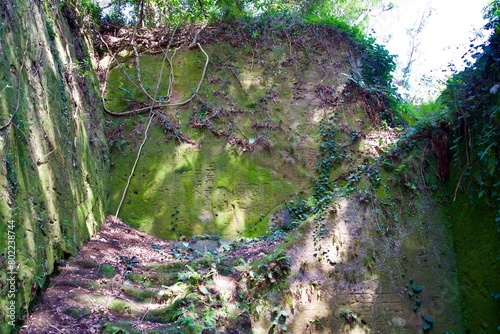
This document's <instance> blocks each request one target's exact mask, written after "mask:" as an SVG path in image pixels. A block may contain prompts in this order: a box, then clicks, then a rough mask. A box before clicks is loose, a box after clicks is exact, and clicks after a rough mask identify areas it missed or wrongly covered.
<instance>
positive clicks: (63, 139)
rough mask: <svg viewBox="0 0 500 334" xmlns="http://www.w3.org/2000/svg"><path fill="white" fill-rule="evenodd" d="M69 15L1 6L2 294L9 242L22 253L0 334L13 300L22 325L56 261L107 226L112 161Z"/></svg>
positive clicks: (85, 56) (30, 4)
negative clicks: (105, 214)
mask: <svg viewBox="0 0 500 334" xmlns="http://www.w3.org/2000/svg"><path fill="white" fill-rule="evenodd" d="M63 13H66V14H63ZM69 13H70V12H69V11H68V10H67V8H64V7H63V8H62V9H60V6H56V7H53V6H52V5H50V4H49V3H48V2H43V4H42V2H38V1H27V0H26V1H20V0H11V1H3V2H2V5H1V7H0V20H1V28H0V59H1V61H0V63H1V66H0V91H1V93H0V119H1V123H2V124H1V125H2V129H1V132H0V143H1V145H0V155H1V156H0V162H1V163H0V184H1V188H0V196H1V197H2V201H1V202H0V219H1V220H2V224H1V227H0V236H1V239H0V249H1V252H2V260H1V262H0V266H1V268H2V270H1V271H0V272H1V274H0V286H2V287H6V280H7V279H9V278H11V275H10V273H8V271H7V269H8V261H7V260H8V254H7V252H6V250H7V247H8V246H13V245H14V243H10V244H8V240H11V239H8V235H10V234H9V233H11V234H12V235H15V239H14V240H15V252H16V255H15V260H16V265H15V272H16V274H15V279H16V284H15V286H16V292H15V296H14V297H13V298H10V297H9V296H8V295H7V294H5V295H4V294H2V297H1V299H0V308H1V309H2V313H1V315H2V316H1V321H0V323H1V324H2V325H1V328H0V332H2V333H8V332H9V330H10V329H12V327H11V326H9V325H8V324H7V321H6V320H7V318H6V316H7V313H4V312H3V310H6V309H7V308H6V305H7V304H8V303H10V302H11V301H12V300H15V304H16V308H15V313H16V319H21V318H22V317H23V316H25V315H26V312H27V309H28V306H29V305H30V303H31V302H32V300H33V299H34V298H35V296H36V295H37V293H38V291H39V290H40V288H41V287H42V286H43V285H44V284H45V282H46V278H47V276H48V275H50V274H51V273H52V272H53V271H54V266H55V262H56V261H58V260H59V259H61V258H64V257H67V256H68V255H69V254H73V253H75V252H76V250H77V249H78V248H79V247H81V246H82V245H83V243H84V242H85V241H86V240H88V239H89V237H90V236H91V235H93V234H94V233H95V232H96V230H97V229H98V227H99V226H100V224H101V222H102V221H103V218H104V208H105V206H106V205H105V203H106V198H107V193H106V191H107V186H106V184H107V175H108V161H107V160H106V159H107V158H106V157H107V155H108V153H107V144H106V141H105V137H104V135H103V134H104V132H103V127H102V124H103V122H102V117H101V115H102V112H101V108H100V106H99V104H98V101H99V100H98V99H97V96H98V94H97V87H98V84H97V80H96V76H95V75H94V69H93V67H92V51H91V50H90V49H89V44H88V40H86V38H85V34H84V30H83V29H80V28H79V24H78V22H76V21H75V19H74V17H71V16H68V14H69ZM7 221H12V224H11V225H7V224H6V223H5V224H4V223H3V222H7ZM2 289H3V288H2ZM3 291H4V290H2V292H3ZM8 320H9V321H10V320H11V319H10V318H9V319H8Z"/></svg>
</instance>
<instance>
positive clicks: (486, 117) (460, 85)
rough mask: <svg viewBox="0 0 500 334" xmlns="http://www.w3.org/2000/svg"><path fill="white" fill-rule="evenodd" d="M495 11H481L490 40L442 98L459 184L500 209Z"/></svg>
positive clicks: (476, 49)
mask: <svg viewBox="0 0 500 334" xmlns="http://www.w3.org/2000/svg"><path fill="white" fill-rule="evenodd" d="M499 8H500V1H498V0H496V1H493V2H492V4H491V5H490V6H489V7H488V9H487V11H486V15H485V17H486V18H488V19H489V20H490V21H489V23H488V24H487V25H486V28H488V29H492V30H494V31H493V33H492V35H491V37H490V38H489V41H488V42H486V43H483V44H480V45H475V46H474V45H471V49H470V56H471V57H472V58H475V59H476V62H475V64H473V65H472V64H471V66H469V67H468V68H467V69H465V70H464V71H463V72H461V73H459V74H456V75H454V76H453V77H452V78H451V79H450V80H449V81H448V84H447V88H446V90H445V91H444V92H443V94H442V96H441V99H442V101H443V104H445V105H446V106H447V108H448V110H449V112H450V113H449V117H450V119H451V122H452V125H453V137H452V138H451V139H452V147H451V150H452V152H453V159H454V164H455V165H457V166H463V167H462V168H464V171H463V176H462V180H461V181H459V182H461V184H460V186H461V187H462V188H463V189H464V190H465V191H467V193H468V195H469V197H470V199H471V201H472V202H473V203H474V202H476V201H477V200H479V199H480V198H482V199H483V200H485V201H486V202H488V203H489V205H490V206H491V207H492V208H498V207H500V178H499V174H498V173H497V172H496V171H498V169H499V167H500V94H499V89H500V85H498V82H500V29H499V27H500V25H499V22H500V18H499V17H500V16H499V15H500V10H499ZM480 50H482V52H481V51H480ZM497 221H499V222H500V211H499V212H498V216H497ZM498 230H499V231H500V224H499V225H498Z"/></svg>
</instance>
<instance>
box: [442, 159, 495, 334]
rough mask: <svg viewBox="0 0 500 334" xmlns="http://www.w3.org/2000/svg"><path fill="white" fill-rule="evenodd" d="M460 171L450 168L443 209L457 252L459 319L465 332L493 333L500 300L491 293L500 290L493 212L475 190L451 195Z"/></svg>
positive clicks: (453, 192) (486, 201) (454, 189)
mask: <svg viewBox="0 0 500 334" xmlns="http://www.w3.org/2000/svg"><path fill="white" fill-rule="evenodd" d="M461 172H462V170H459V169H458V168H457V169H455V170H454V171H453V172H452V179H451V180H450V181H449V185H448V186H449V189H448V193H449V194H450V196H449V199H450V202H449V206H448V210H447V211H446V213H447V214H448V217H449V218H448V219H449V222H448V223H449V228H450V230H451V231H452V233H453V237H454V248H455V250H456V253H457V257H456V258H457V273H458V282H459V286H460V296H461V306H462V314H463V319H464V320H463V322H464V326H465V329H466V331H467V332H470V333H476V332H477V333H493V332H495V331H497V330H498V326H499V325H500V321H499V318H498V314H500V301H499V300H498V297H495V295H498V292H499V290H500V276H499V274H498V273H499V266H500V263H499V260H500V258H499V257H498V247H499V245H500V235H499V233H498V232H497V231H496V230H497V227H498V226H497V225H496V224H495V213H496V212H495V208H493V207H492V206H491V205H490V203H489V200H488V199H484V198H477V197H476V198H475V194H476V192H475V191H472V190H470V189H469V190H468V191H465V192H463V191H457V192H456V195H455V191H456V187H457V182H459V181H458V180H459V178H460V175H459V173H461ZM452 194H453V195H452ZM455 196H456V200H452V199H453V198H455ZM474 198H475V199H474ZM471 199H473V200H471Z"/></svg>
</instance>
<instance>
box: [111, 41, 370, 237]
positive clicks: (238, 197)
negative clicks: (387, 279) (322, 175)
mask: <svg viewBox="0 0 500 334" xmlns="http://www.w3.org/2000/svg"><path fill="white" fill-rule="evenodd" d="M202 38H203V37H200V39H202ZM278 40H281V39H278ZM318 40H319V39H318ZM281 41H282V40H281ZM273 43H274V42H273ZM291 43H292V46H290V44H289V43H278V44H276V43H274V44H273V45H269V44H268V43H266V42H264V41H261V40H257V43H256V45H257V46H252V44H251V43H250V42H248V43H245V44H243V45H237V46H232V45H231V44H229V43H220V42H213V41H212V42H207V43H203V48H204V50H205V51H206V52H207V54H208V56H209V62H208V66H207V69H206V76H205V77H204V78H203V82H202V85H201V89H200V91H199V94H198V95H197V96H196V97H195V99H193V100H192V101H191V102H189V103H188V104H185V105H182V106H175V107H167V108H162V109H161V110H160V109H157V110H156V111H155V112H156V114H155V116H154V118H153V122H152V125H151V127H150V128H149V132H148V139H147V141H146V143H145V145H144V147H143V149H142V153H141V157H140V159H139V160H138V164H137V167H136V170H135V173H134V176H133V177H132V178H131V182H130V187H129V189H128V191H127V193H126V194H125V197H124V200H123V205H122V207H121V209H120V213H119V216H120V217H121V218H122V219H123V220H124V221H126V222H127V223H128V224H130V225H132V226H134V227H137V228H139V229H141V230H143V231H145V232H148V233H151V234H153V235H156V236H159V237H162V238H168V239H172V238H174V239H175V238H179V237H182V236H191V235H199V234H220V235H222V236H224V237H235V236H257V235H261V234H264V233H266V232H268V229H269V224H273V223H274V222H273V221H271V220H272V219H271V218H272V217H273V215H272V214H273V213H274V212H276V211H279V210H282V209H284V208H285V203H286V202H287V201H289V200H290V199H292V198H293V197H296V196H297V195H301V196H303V197H308V196H310V195H311V193H312V192H313V189H312V184H313V182H311V181H313V179H314V177H315V175H316V174H315V171H316V163H317V160H318V154H319V143H318V138H319V123H320V121H321V120H322V119H323V118H324V117H325V115H326V109H327V104H328V103H330V104H331V102H332V100H333V99H334V96H336V95H338V94H339V92H341V91H342V90H343V87H344V84H345V83H346V82H347V77H346V76H345V75H342V73H348V72H349V62H348V59H347V57H348V55H349V53H348V51H347V47H348V44H347V42H346V41H343V40H342V39H340V38H339V39H336V38H332V40H331V41H328V42H325V43H324V44H325V45H318V44H319V43H318V44H315V43H311V45H309V46H307V47H304V46H301V47H300V48H299V46H296V45H295V40H292V41H291ZM303 47H304V48H306V50H303V49H302V48H303ZM122 54H125V52H123V53H122ZM172 54H173V52H172V51H170V53H169V57H170V56H172ZM163 58H164V55H163V54H157V55H141V56H140V58H139V63H140V65H139V66H138V67H139V68H140V72H141V78H142V82H143V84H144V86H145V88H146V90H147V91H148V94H150V95H154V91H155V87H156V84H157V82H158V79H159V73H160V69H161V68H162V66H163V67H164V70H163V76H162V78H161V81H160V85H159V90H158V93H157V96H159V97H162V98H165V97H166V95H168V94H167V93H168V91H167V87H168V86H169V79H168V73H169V66H168V63H167V62H165V63H164V64H163V65H162V62H163V61H162V60H163ZM205 62H206V56H205V55H204V54H203V53H202V51H201V50H200V49H197V48H195V49H188V48H187V47H184V48H181V49H178V50H177V52H176V55H175V57H174V58H173V59H172V63H173V69H174V82H173V89H172V100H171V102H173V103H176V102H180V101H183V100H185V99H188V98H189V97H190V96H191V94H192V93H193V92H194V91H195V89H196V87H197V85H198V82H199V80H200V78H201V77H202V72H203V68H204V64H205ZM136 63H137V61H136V58H135V57H133V56H132V57H130V58H126V57H125V58H124V59H122V62H121V64H120V65H119V66H116V64H115V66H114V67H113V68H112V70H111V71H110V75H109V80H108V82H107V90H106V102H107V106H108V108H109V109H111V110H113V111H115V112H123V111H126V110H129V109H131V108H134V107H135V106H141V103H144V102H146V101H147V98H146V96H147V94H145V93H144V92H143V91H142V90H141V89H140V88H139V87H138V84H137V83H138V75H137V69H136ZM125 74H126V75H125ZM127 76H128V77H129V78H131V79H132V80H131V81H130V80H128V79H127ZM322 89H327V90H328V91H327V92H325V93H324V95H322ZM330 107H331V106H330ZM330 107H328V108H330ZM350 112H353V113H354V114H355V115H354V116H356V117H357V116H359V115H358V113H359V112H357V111H355V110H354V111H353V110H351V109H349V110H346V113H350ZM360 113H361V116H362V117H363V119H364V114H363V111H362V110H361V111H360ZM349 119H350V118H349ZM148 121H149V118H148V114H147V113H146V115H143V116H140V115H136V116H131V117H125V118H123V117H122V118H120V117H113V116H110V117H109V118H108V128H107V134H108V139H109V142H110V146H111V148H112V151H111V152H112V153H111V157H112V166H113V167H112V169H111V197H110V199H111V210H112V211H113V212H114V211H115V210H116V208H117V207H118V204H119V203H120V201H121V199H122V196H123V192H124V189H125V185H126V183H127V180H128V178H129V175H130V173H131V169H132V166H133V164H134V162H135V160H136V157H137V151H138V148H139V146H140V144H141V143H142V140H143V138H144V133H145V130H146V127H147V124H148ZM352 122H355V121H354V120H352ZM363 122H365V120H363ZM365 125H366V126H368V123H365ZM339 172H340V171H339ZM276 223H278V222H276Z"/></svg>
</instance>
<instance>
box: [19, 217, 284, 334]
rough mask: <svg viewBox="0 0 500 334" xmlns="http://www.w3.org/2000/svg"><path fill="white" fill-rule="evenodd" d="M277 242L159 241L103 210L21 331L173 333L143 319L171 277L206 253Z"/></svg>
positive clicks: (246, 254)
mask: <svg viewBox="0 0 500 334" xmlns="http://www.w3.org/2000/svg"><path fill="white" fill-rule="evenodd" d="M281 241H282V240H279V239H273V240H267V241H253V242H249V243H247V242H245V243H238V242H234V243H233V242H230V241H221V240H215V238H213V237H212V238H210V237H209V236H206V237H205V238H203V237H201V238H200V237H198V238H193V239H189V240H184V241H166V240H161V239H158V238H155V237H152V236H149V235H147V234H145V233H142V232H140V231H137V230H135V229H133V228H131V227H129V226H127V225H126V224H124V223H123V222H122V221H121V220H119V219H118V218H117V217H115V216H108V218H107V219H106V221H105V223H104V225H103V227H102V229H101V230H100V232H99V233H98V234H97V235H96V236H95V237H93V238H92V239H91V240H90V241H89V242H88V243H87V244H86V245H85V246H84V247H83V248H82V249H81V250H80V252H79V253H78V254H77V255H76V256H75V257H74V258H73V259H71V260H70V261H68V263H67V264H65V265H64V266H62V267H61V268H60V273H59V274H58V275H55V276H54V277H52V278H51V283H50V286H49V288H48V289H47V290H46V291H45V292H44V293H43V296H42V298H41V301H40V303H39V304H38V305H37V306H36V307H35V309H34V311H33V313H32V314H31V315H30V316H29V318H28V319H27V321H26V324H25V326H24V327H23V328H22V330H21V331H20V333H23V334H27V333H33V334H34V333H36V334H40V333H82V334H83V333H129V332H137V333H145V332H146V331H148V332H150V331H151V330H154V329H156V331H157V332H159V333H174V332H178V329H177V330H176V329H175V328H169V327H168V326H167V327H165V323H164V322H163V323H161V322H158V321H148V320H147V319H149V317H148V314H149V313H150V312H151V311H153V310H155V309H159V308H161V307H162V306H165V304H164V302H163V301H162V300H161V299H160V300H159V298H158V296H159V295H161V293H162V291H163V290H164V288H165V286H166V285H169V284H173V283H174V282H175V281H177V275H178V273H179V272H180V271H182V270H183V269H185V267H186V265H188V264H190V265H191V266H193V267H195V262H196V261H200V259H201V258H202V257H203V256H207V254H212V255H217V256H220V257H221V259H224V260H225V261H227V262H231V261H232V260H233V259H235V258H240V257H241V258H246V259H247V260H255V259H258V258H260V257H262V256H263V255H264V254H268V253H269V252H271V251H272V250H274V248H275V247H276V245H277V244H278V243H280V242H281ZM198 263H199V262H198ZM220 277H222V276H220ZM236 280H237V277H236V276H235V275H228V276H227V277H226V278H222V279H221V281H222V284H223V285H226V286H232V288H233V289H234V286H235V284H236V283H235V282H236ZM114 324H121V325H120V326H121V327H120V326H118V325H117V326H115V325H114ZM124 324H125V325H124ZM242 326H243V325H242ZM122 327H127V328H128V329H126V328H122ZM232 333H238V331H234V332H232Z"/></svg>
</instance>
